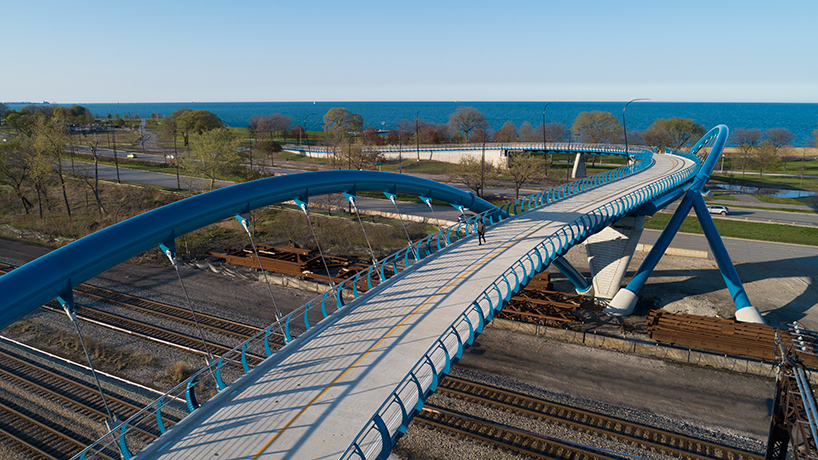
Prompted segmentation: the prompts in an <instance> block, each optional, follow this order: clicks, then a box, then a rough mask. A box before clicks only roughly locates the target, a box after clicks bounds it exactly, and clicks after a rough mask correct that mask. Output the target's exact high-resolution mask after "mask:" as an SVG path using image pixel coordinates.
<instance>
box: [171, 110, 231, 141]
mask: <svg viewBox="0 0 818 460" xmlns="http://www.w3.org/2000/svg"><path fill="white" fill-rule="evenodd" d="M170 118H173V119H175V120H176V127H177V129H178V130H179V132H180V133H182V137H183V138H184V140H185V146H189V145H190V135H191V134H193V133H196V134H202V133H204V132H205V131H210V130H213V129H217V128H221V127H223V126H224V122H223V121H222V120H221V119H219V117H218V116H216V114H215V113H213V112H210V111H208V110H191V109H179V110H177V111H175V112H173V113H172V114H171V115H170Z"/></svg>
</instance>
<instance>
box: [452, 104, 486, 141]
mask: <svg viewBox="0 0 818 460" xmlns="http://www.w3.org/2000/svg"><path fill="white" fill-rule="evenodd" d="M449 126H451V127H452V130H454V131H457V132H461V131H462V132H463V142H467V141H468V140H469V133H471V132H472V131H473V130H475V129H478V128H482V129H484V130H486V129H488V127H489V124H488V122H487V121H486V116H485V115H483V114H482V113H480V111H479V110H477V109H475V108H474V107H458V108H457V110H455V112H454V113H453V114H451V115H449Z"/></svg>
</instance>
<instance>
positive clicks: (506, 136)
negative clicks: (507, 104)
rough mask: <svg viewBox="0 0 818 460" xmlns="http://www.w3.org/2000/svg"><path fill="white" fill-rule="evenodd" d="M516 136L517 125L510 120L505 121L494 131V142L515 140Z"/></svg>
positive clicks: (517, 135) (517, 134)
mask: <svg viewBox="0 0 818 460" xmlns="http://www.w3.org/2000/svg"><path fill="white" fill-rule="evenodd" d="M530 126H531V125H529V127H530ZM518 137H519V133H518V132H517V127H516V126H514V123H512V122H511V121H507V122H505V123H503V126H502V127H501V128H500V129H499V130H498V131H497V132H496V133H494V142H517V139H518Z"/></svg>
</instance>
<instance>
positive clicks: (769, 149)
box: [753, 141, 779, 176]
mask: <svg viewBox="0 0 818 460" xmlns="http://www.w3.org/2000/svg"><path fill="white" fill-rule="evenodd" d="M778 162H779V159H778V153H777V152H776V149H775V146H774V145H773V144H772V143H771V142H770V141H763V142H762V143H760V144H758V146H757V147H756V148H755V149H754V150H753V163H754V164H755V166H756V168H758V171H759V176H763V175H764V171H769V170H771V169H775V168H776V167H777V166H778Z"/></svg>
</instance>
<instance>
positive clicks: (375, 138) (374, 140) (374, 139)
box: [363, 126, 384, 145]
mask: <svg viewBox="0 0 818 460" xmlns="http://www.w3.org/2000/svg"><path fill="white" fill-rule="evenodd" d="M363 142H364V144H365V145H383V143H384V139H383V138H382V137H381V133H380V132H379V131H378V128H376V127H374V126H370V127H368V128H366V130H365V131H364V134H363Z"/></svg>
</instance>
